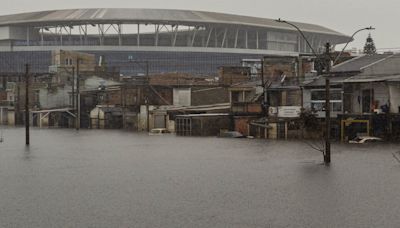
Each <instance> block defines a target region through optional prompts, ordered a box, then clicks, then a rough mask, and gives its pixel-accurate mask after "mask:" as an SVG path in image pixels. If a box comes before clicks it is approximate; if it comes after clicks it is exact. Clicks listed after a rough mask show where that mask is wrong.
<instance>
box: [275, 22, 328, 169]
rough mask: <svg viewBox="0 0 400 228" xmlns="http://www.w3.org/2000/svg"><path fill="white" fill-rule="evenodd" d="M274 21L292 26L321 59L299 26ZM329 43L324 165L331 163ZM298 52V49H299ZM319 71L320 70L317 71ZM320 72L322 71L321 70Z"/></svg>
mask: <svg viewBox="0 0 400 228" xmlns="http://www.w3.org/2000/svg"><path fill="white" fill-rule="evenodd" d="M275 21H276V22H279V23H285V24H288V25H290V26H292V27H294V28H295V29H296V30H297V31H298V32H299V33H300V35H301V36H302V37H303V39H304V40H305V41H306V43H307V45H308V47H309V48H310V49H311V51H312V53H313V55H314V56H315V57H316V59H318V60H320V59H323V57H322V56H320V55H318V54H317V53H316V52H315V50H314V48H313V47H312V45H311V44H310V42H309V41H308V40H307V37H306V36H305V35H304V33H303V31H301V29H300V28H299V27H297V26H296V25H295V24H293V23H290V22H288V21H285V20H281V19H280V18H279V19H278V20H275ZM330 46H331V45H330V43H326V45H325V48H326V53H325V54H326V55H325V58H326V59H325V60H326V61H323V62H325V66H324V68H325V74H326V75H327V77H326V78H325V149H324V150H323V154H324V162H325V164H326V165H329V164H330V163H331V142H330V130H331V126H330V121H331V119H330V118H331V115H330V90H329V89H330V82H329V74H330V66H331V60H330ZM299 52H300V50H299ZM318 73H320V72H318ZM321 73H322V72H321Z"/></svg>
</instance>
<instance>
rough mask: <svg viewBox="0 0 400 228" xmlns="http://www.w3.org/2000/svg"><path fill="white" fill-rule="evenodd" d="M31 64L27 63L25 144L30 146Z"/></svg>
mask: <svg viewBox="0 0 400 228" xmlns="http://www.w3.org/2000/svg"><path fill="white" fill-rule="evenodd" d="M29 84H30V78H29V64H26V65H25V144H26V145H27V146H29V144H30V135H29V122H30V121H29Z"/></svg>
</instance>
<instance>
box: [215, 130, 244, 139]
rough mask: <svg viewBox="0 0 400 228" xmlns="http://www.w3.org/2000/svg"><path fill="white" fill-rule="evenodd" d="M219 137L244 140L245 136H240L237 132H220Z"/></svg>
mask: <svg viewBox="0 0 400 228" xmlns="http://www.w3.org/2000/svg"><path fill="white" fill-rule="evenodd" d="M219 137H222V138H246V136H244V135H242V134H241V133H240V132H237V131H222V132H221V133H220V134H219Z"/></svg>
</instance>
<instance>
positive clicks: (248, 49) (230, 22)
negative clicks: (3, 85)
mask: <svg viewBox="0 0 400 228" xmlns="http://www.w3.org/2000/svg"><path fill="white" fill-rule="evenodd" d="M292 23H293V24H295V25H296V26H298V27H299V28H300V29H301V30H302V31H303V32H304V34H305V36H306V37H307V39H308V40H309V41H310V43H311V45H312V46H313V48H314V50H317V51H322V50H323V46H324V44H325V43H326V42H330V43H331V44H332V45H337V44H342V43H346V42H347V41H348V40H349V37H348V36H346V35H344V34H341V33H339V32H336V31H334V30H331V29H328V28H325V27H322V26H319V25H313V24H305V23H297V22H292ZM60 49H62V50H71V51H81V52H86V53H91V54H95V56H96V58H97V59H99V58H100V56H102V57H104V59H105V60H106V61H107V65H108V66H113V65H115V66H117V65H118V64H119V63H121V62H129V61H148V64H149V72H150V73H165V72H184V73H191V74H195V75H210V74H216V72H217V68H218V67H219V66H222V65H238V64H240V63H241V61H242V60H243V59H260V58H261V57H262V56H276V55H278V56H297V55H299V54H310V53H311V50H310V48H309V47H308V46H307V44H306V42H305V40H304V39H303V38H302V37H301V35H300V34H299V33H298V31H296V30H295V29H294V28H293V27H291V26H289V25H287V24H284V23H278V22H276V21H275V20H272V19H265V18H256V17H249V16H239V15H232V14H222V13H214V12H199V11H187V10H164V9H68V10H53V11H43V12H32V13H22V14H14V15H5V16H0V72H1V73H3V74H4V73H13V72H20V71H23V69H24V67H23V64H25V63H30V64H32V71H34V72H38V73H41V72H42V73H44V72H47V71H48V67H49V66H50V65H51V52H52V51H54V50H60ZM124 73H125V74H132V75H133V74H138V73H139V72H137V71H135V70H134V69H125V72H124Z"/></svg>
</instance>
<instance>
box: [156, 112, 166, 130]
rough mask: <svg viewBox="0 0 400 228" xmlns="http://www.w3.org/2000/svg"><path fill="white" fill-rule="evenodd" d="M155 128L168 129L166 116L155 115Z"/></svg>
mask: <svg viewBox="0 0 400 228" xmlns="http://www.w3.org/2000/svg"><path fill="white" fill-rule="evenodd" d="M154 128H166V126H165V116H164V115H154Z"/></svg>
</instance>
